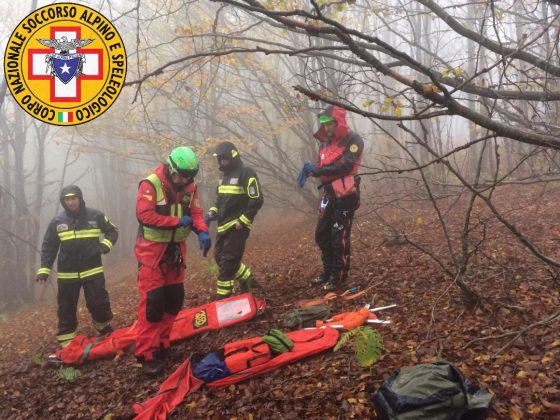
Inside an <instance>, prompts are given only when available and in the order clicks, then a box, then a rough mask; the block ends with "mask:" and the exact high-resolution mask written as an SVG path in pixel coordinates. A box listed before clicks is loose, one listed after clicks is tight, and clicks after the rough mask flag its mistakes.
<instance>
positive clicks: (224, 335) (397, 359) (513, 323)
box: [0, 191, 560, 419]
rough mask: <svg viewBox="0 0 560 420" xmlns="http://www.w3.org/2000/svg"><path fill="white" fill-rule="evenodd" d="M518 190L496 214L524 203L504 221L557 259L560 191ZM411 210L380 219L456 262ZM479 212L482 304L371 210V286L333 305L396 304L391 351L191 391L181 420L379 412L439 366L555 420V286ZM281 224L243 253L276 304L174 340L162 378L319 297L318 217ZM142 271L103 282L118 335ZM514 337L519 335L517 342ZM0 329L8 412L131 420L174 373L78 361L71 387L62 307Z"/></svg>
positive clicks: (201, 292) (33, 310)
mask: <svg viewBox="0 0 560 420" xmlns="http://www.w3.org/2000/svg"><path fill="white" fill-rule="evenodd" d="M512 194H513V193H512ZM512 194H507V195H504V197H503V199H502V204H501V207H500V208H501V209H502V210H504V209H506V208H507V204H506V203H507V200H511V199H512V198H513V197H515V205H516V208H517V210H512V211H509V212H508V213H507V215H508V217H509V218H510V219H512V220H514V221H515V223H516V225H517V226H519V227H520V229H521V230H522V232H523V233H524V234H526V235H527V236H528V237H529V238H531V239H532V240H534V241H535V242H536V243H537V245H538V246H539V248H540V249H541V251H543V252H545V253H547V255H549V256H551V257H554V258H557V259H558V258H560V250H559V248H560V242H556V241H555V240H554V239H555V237H556V238H557V237H559V236H560V206H559V202H560V200H559V199H558V198H555V197H558V191H556V194H554V193H551V192H550V191H549V192H547V194H546V196H545V198H543V197H542V196H537V192H531V191H528V192H525V193H523V195H522V196H521V195H520V194H519V193H515V195H512ZM537 198H538V200H537ZM414 206H415V209H414V210H412V211H409V212H408V213H407V212H399V211H395V210H387V211H386V213H385V214H384V219H385V220H386V221H387V222H389V223H395V224H396V225H398V226H400V227H401V228H403V229H406V232H407V236H408V237H409V238H410V239H411V240H414V241H418V242H421V243H423V244H424V245H425V246H426V247H427V249H429V250H430V251H431V252H433V253H434V255H437V256H439V257H440V258H441V260H442V261H443V262H444V263H445V264H448V263H449V253H448V252H446V241H444V240H443V236H441V234H440V233H439V232H441V230H440V229H439V228H438V225H437V223H436V217H435V214H434V212H433V211H432V210H430V208H429V207H428V206H424V205H422V206H420V205H418V204H414ZM479 207H480V208H479V209H478V208H477V210H476V211H475V215H476V218H477V220H479V222H480V223H479V225H478V226H477V227H475V229H474V230H473V239H472V241H473V244H476V243H478V241H477V238H479V239H480V238H482V236H484V238H485V242H484V244H483V245H482V247H481V248H480V250H479V254H478V257H477V258H476V259H473V260H472V262H471V265H470V266H469V279H468V281H469V285H471V286H472V287H473V288H474V289H475V290H476V291H477V292H478V293H480V294H481V296H483V297H484V299H483V300H482V301H481V302H480V303H479V304H478V305H476V306H475V307H473V308H470V307H467V306H466V305H465V303H464V301H463V299H462V297H461V292H460V291H459V290H458V288H457V287H455V286H453V285H452V279H450V278H449V277H448V276H446V275H445V274H443V272H442V270H441V268H440V267H439V266H438V265H437V264H435V263H434V262H433V261H432V260H431V259H430V258H429V257H427V256H426V255H423V254H422V253H420V252H419V251H418V250H417V249H415V248H414V247H413V246H410V245H398V246H387V245H381V243H382V242H383V232H384V231H385V228H384V227H382V226H381V225H380V224H379V223H378V222H376V220H377V219H375V218H374V216H373V215H371V214H368V211H367V207H366V206H363V207H362V209H360V212H359V216H358V217H357V219H356V225H355V231H354V241H353V244H354V258H353V270H352V281H351V283H349V285H359V286H360V287H361V288H362V289H364V288H366V287H369V286H373V287H372V288H371V289H369V291H368V293H367V294H366V295H365V296H362V297H360V298H358V299H356V300H354V301H350V302H345V303H343V302H340V301H337V302H334V303H333V309H335V310H340V311H342V310H345V311H346V310H353V309H358V308H359V307H360V306H361V305H363V304H365V303H371V304H374V305H383V304H390V303H396V304H398V307H397V308H395V309H389V310H387V311H385V312H383V313H382V315H380V317H381V318H384V319H390V320H392V321H393V323H392V324H390V325H386V326H385V325H384V326H379V327H377V328H378V330H379V331H380V333H381V335H382V336H383V339H384V343H385V350H384V353H383V355H382V357H381V359H380V360H379V361H378V362H377V363H376V364H375V365H373V366H372V367H371V368H360V367H359V366H358V364H357V362H356V359H355V356H354V354H353V351H352V347H351V346H345V347H343V348H342V349H341V350H340V351H338V352H336V353H333V352H327V353H324V354H322V355H319V356H315V357H312V358H310V359H307V360H303V361H300V362H298V363H295V364H292V365H290V366H287V367H284V368H281V369H278V370H276V371H274V372H272V373H269V374H267V375H266V376H262V377H257V378H254V379H252V380H250V381H247V382H244V383H240V384H237V385H232V386H230V387H229V388H227V389H222V390H210V389H206V388H202V389H200V390H199V391H198V392H196V393H194V394H193V395H190V396H188V397H187V399H186V400H185V401H184V402H183V404H181V405H180V406H179V407H178V408H177V409H176V410H175V412H174V413H173V415H172V416H173V418H224V419H234V418H236V419H251V418H263V419H264V418H266V419H268V418H310V419H314V418H317V419H319V418H321V419H324V418H375V413H374V411H373V407H372V404H371V402H370V398H371V394H372V393H373V391H374V390H375V389H376V388H377V387H379V386H380V385H381V384H382V382H383V380H384V379H385V378H387V377H388V376H389V375H390V374H391V373H392V372H394V371H396V370H398V369H399V368H401V367H404V366H410V365H414V364H417V363H423V362H430V361H435V360H439V359H447V360H449V361H451V362H453V363H454V364H455V365H456V366H457V367H459V368H460V369H461V370H462V371H463V373H464V374H465V375H466V376H467V377H469V378H470V379H471V380H472V381H473V382H475V383H477V384H478V385H479V386H481V387H482V388H485V389H488V390H490V391H491V392H492V393H493V394H494V399H493V404H492V409H491V412H490V418H494V419H509V418H512V419H521V418H523V419H526V418H542V419H551V418H560V334H559V332H560V322H559V319H558V318H555V319H554V320H552V321H551V322H549V323H542V324H541V325H534V324H536V323H539V322H541V321H543V320H546V319H547V318H549V317H550V316H551V315H553V314H554V313H556V312H557V311H558V310H559V309H560V308H559V307H560V305H559V302H560V294H559V285H560V283H559V282H558V281H557V280H554V279H553V276H552V275H551V274H550V273H549V271H548V270H547V269H546V267H545V266H544V265H543V264H542V263H540V262H539V261H538V260H537V259H535V258H534V257H532V256H530V254H528V252H527V251H526V250H524V249H522V248H521V247H520V245H519V242H518V241H516V240H515V239H514V238H513V237H512V236H511V235H510V234H509V233H508V232H507V231H506V230H505V229H504V228H503V227H502V226H500V225H499V224H498V223H497V222H495V221H494V220H493V219H492V218H489V217H488V216H489V214H488V211H487V210H486V209H485V208H484V207H483V206H482V205H479ZM462 208H463V207H462V206H460V205H459V206H456V207H455V208H454V209H453V210H451V211H450V212H449V213H447V214H446V215H445V217H446V218H447V220H448V221H449V228H450V231H451V232H452V235H451V236H452V237H451V243H452V244H453V245H454V246H456V245H457V243H456V240H457V232H460V231H461V230H462V228H463V221H462V219H461V214H462V213H461V209H462ZM276 220H279V221H282V223H278V224H276V225H272V226H268V227H265V226H264V224H265V223H264V222H262V223H261V227H260V228H259V227H258V221H257V223H256V225H257V229H256V231H255V232H254V234H253V235H252V237H251V238H250V242H249V246H248V251H247V254H246V258H245V261H246V262H247V263H248V264H250V266H251V267H252V268H253V271H254V273H255V274H256V276H258V280H259V283H260V285H261V286H262V288H261V289H259V290H257V293H256V295H257V296H258V297H261V298H265V299H266V301H267V304H268V310H267V311H266V312H265V314H263V315H262V316H261V317H259V318H255V319H254V320H252V321H250V322H246V323H243V324H239V325H236V326H233V327H230V328H227V329H224V330H220V331H214V332H209V333H205V334H203V335H201V336H195V337H193V338H191V339H189V340H186V341H184V342H182V343H179V344H177V345H176V346H174V351H173V352H172V354H171V356H170V358H169V359H168V360H167V361H166V370H165V373H166V374H170V373H171V372H172V371H173V370H174V368H175V367H176V366H178V365H179V364H180V363H181V362H182V361H183V360H184V359H185V358H186V357H188V356H189V355H190V354H192V353H194V352H206V351H209V350H211V349H214V348H219V347H221V346H222V345H223V344H224V343H226V342H228V341H233V340H238V339H241V338H244V337H252V336H256V335H261V334H263V333H265V332H266V331H267V330H268V329H269V328H271V327H277V326H278V325H279V324H280V319H281V317H282V315H283V313H284V312H286V311H287V310H289V309H290V308H292V307H293V306H294V304H295V303H296V302H297V300H298V299H304V298H314V297H320V296H322V294H323V293H321V291H320V290H317V289H316V288H313V287H311V286H309V283H308V282H309V279H311V278H312V277H313V276H314V275H316V274H317V272H318V270H319V258H318V252H317V249H316V247H315V245H314V243H313V229H314V223H315V220H314V218H311V217H309V218H305V219H304V218H301V217H290V218H287V217H285V215H284V216H282V215H280V216H277V218H276ZM477 229H478V231H477ZM477 235H478V236H477ZM193 248H194V247H193ZM189 261H190V263H191V266H190V270H189V274H188V277H187V279H186V291H187V293H186V298H185V305H184V306H185V307H194V306H198V305H200V304H202V303H205V302H207V301H209V300H211V297H212V296H213V293H214V285H213V278H212V276H213V267H212V266H211V265H210V264H209V263H208V262H207V261H204V260H202V259H201V258H199V255H198V249H193V252H192V253H191V255H190V257H189ZM134 265H135V264H134V261H130V262H125V263H123V264H122V265H121V266H119V267H118V268H113V269H112V270H110V275H109V276H108V277H109V289H110V293H111V301H112V306H113V309H114V312H115V319H114V325H115V326H116V327H124V326H127V325H130V324H131V323H132V322H134V320H135V317H136V302H137V297H138V294H137V292H136V285H135V272H134ZM79 319H80V326H79V332H80V333H81V334H85V335H93V334H94V330H93V327H92V326H91V323H90V321H89V314H88V313H87V310H86V309H85V306H84V305H83V302H81V304H80V313H79ZM528 327H530V328H528ZM524 329H526V330H525V331H522V330H524ZM517 331H520V334H519V336H517V334H513V335H512V334H509V333H511V332H517ZM0 333H1V342H0V378H1V379H0V418H6V419H7V418H15V419H31V418H41V419H45V418H53V419H65V418H101V419H103V418H110V419H128V418H131V417H133V412H132V409H131V405H132V404H133V403H134V402H141V401H143V400H145V399H147V398H148V397H149V396H151V395H152V394H154V393H155V392H156V391H157V389H158V386H159V384H160V383H161V382H162V381H163V379H164V378H165V376H164V377H162V378H157V379H146V378H144V377H143V376H142V373H141V369H140V366H139V365H138V364H137V363H136V361H135V359H134V358H133V357H132V356H124V357H121V358H119V359H117V360H106V361H96V362H93V363H90V364H88V365H85V366H81V367H78V368H77V370H78V371H79V375H78V376H77V377H76V378H75V379H74V380H73V381H71V380H69V379H68V378H62V377H61V376H60V375H59V372H58V370H57V369H53V368H51V367H49V366H47V365H45V364H44V358H45V356H46V355H47V354H49V353H52V352H53V351H54V350H55V348H56V347H55V342H54V335H55V333H56V314H55V308H54V302H45V303H40V304H37V305H34V306H32V307H28V308H25V309H23V310H21V311H19V312H18V313H15V314H3V315H1V319H0ZM516 337H517V338H516ZM514 338H516V339H515V340H514V341H513V342H512V339H514Z"/></svg>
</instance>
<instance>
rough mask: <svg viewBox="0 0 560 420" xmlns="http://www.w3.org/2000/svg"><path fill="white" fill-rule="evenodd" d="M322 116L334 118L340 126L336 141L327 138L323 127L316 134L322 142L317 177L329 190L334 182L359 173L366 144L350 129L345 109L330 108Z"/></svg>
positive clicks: (338, 126)
mask: <svg viewBox="0 0 560 420" xmlns="http://www.w3.org/2000/svg"><path fill="white" fill-rule="evenodd" d="M321 114H322V115H329V116H331V117H333V118H334V119H335V120H336V121H337V124H338V125H337V130H336V133H335V137H334V139H329V138H328V137H327V135H326V133H325V129H324V128H323V126H321V127H320V128H319V130H318V131H317V132H316V133H315V138H316V139H317V140H319V142H320V146H319V161H318V162H317V167H318V171H317V175H319V177H320V179H321V182H322V184H323V185H325V186H326V187H327V190H328V186H329V184H330V183H331V182H332V181H333V180H335V179H339V178H342V177H345V176H347V175H356V174H357V173H358V168H359V166H360V162H361V161H362V152H363V150H364V142H363V140H362V138H361V137H360V136H359V135H358V134H357V133H355V132H353V131H351V130H350V128H349V127H348V124H347V123H346V111H345V110H344V108H340V107H338V106H333V107H331V106H329V107H327V108H326V110H325V112H322V113H321Z"/></svg>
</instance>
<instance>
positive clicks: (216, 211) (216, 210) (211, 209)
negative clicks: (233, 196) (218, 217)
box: [208, 207, 218, 213]
mask: <svg viewBox="0 0 560 420" xmlns="http://www.w3.org/2000/svg"><path fill="white" fill-rule="evenodd" d="M208 211H212V212H214V213H218V207H210V208H209V209H208Z"/></svg>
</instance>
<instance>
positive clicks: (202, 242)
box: [198, 231, 212, 257]
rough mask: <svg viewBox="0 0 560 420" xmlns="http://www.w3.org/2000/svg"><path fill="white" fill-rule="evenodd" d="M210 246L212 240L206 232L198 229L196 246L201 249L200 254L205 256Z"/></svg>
mask: <svg viewBox="0 0 560 420" xmlns="http://www.w3.org/2000/svg"><path fill="white" fill-rule="evenodd" d="M211 246H212V240H211V239H210V235H209V234H208V232H204V231H200V232H198V247H199V248H200V249H201V250H202V255H203V256H204V257H206V255H208V251H209V250H210V247H211Z"/></svg>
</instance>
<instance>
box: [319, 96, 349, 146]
mask: <svg viewBox="0 0 560 420" xmlns="http://www.w3.org/2000/svg"><path fill="white" fill-rule="evenodd" d="M321 115H328V116H329V117H333V118H334V119H335V120H336V123H337V124H338V126H337V128H336V133H335V135H334V139H332V140H331V139H329V138H328V137H327V133H326V132H325V128H324V127H323V124H321V125H320V126H319V130H317V132H316V133H315V138H316V139H317V140H319V141H322V142H334V143H338V142H339V141H340V140H341V139H342V138H344V137H345V136H346V135H347V134H348V133H349V132H350V128H349V127H348V124H347V123H346V110H345V109H344V108H341V107H339V106H336V105H329V106H328V107H326V108H325V110H324V111H322V112H321V113H320V114H319V115H318V116H317V117H319V116H321Z"/></svg>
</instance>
